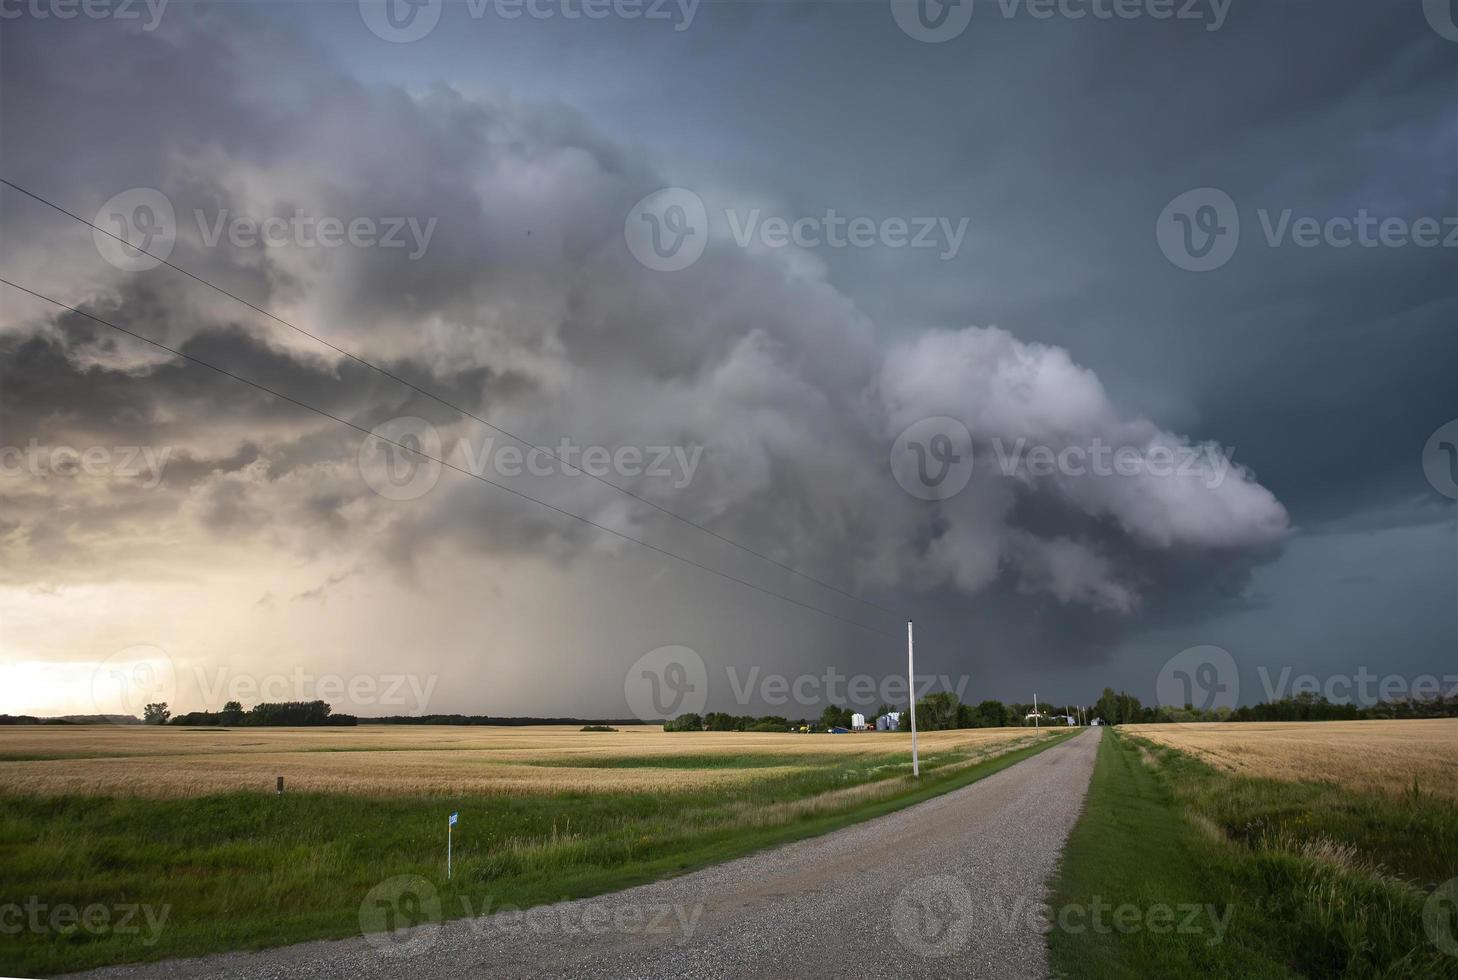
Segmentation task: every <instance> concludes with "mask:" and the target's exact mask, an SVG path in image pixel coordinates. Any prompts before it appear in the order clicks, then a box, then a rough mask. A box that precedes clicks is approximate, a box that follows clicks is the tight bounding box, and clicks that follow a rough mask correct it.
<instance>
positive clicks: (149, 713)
mask: <svg viewBox="0 0 1458 980" xmlns="http://www.w3.org/2000/svg"><path fill="white" fill-rule="evenodd" d="M171 717H172V712H171V711H169V710H167V702H166V701H154V702H153V703H151V704H149V705H147V706H146V707H145V708H143V709H142V723H143V724H146V725H165V724H167V719H168V718H171Z"/></svg>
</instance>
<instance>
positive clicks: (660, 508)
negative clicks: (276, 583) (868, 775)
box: [0, 177, 903, 616]
mask: <svg viewBox="0 0 1458 980" xmlns="http://www.w3.org/2000/svg"><path fill="white" fill-rule="evenodd" d="M0 184H4V185H5V186H6V187H9V188H11V189H13V190H17V191H19V192H20V193H22V194H24V195H25V196H27V197H29V198H31V199H33V200H36V201H39V202H40V203H41V204H44V205H45V206H46V207H49V208H53V209H54V210H56V211H59V212H60V213H61V214H64V215H66V216H67V217H68V218H72V219H74V220H76V221H79V222H80V223H81V224H83V225H86V226H87V227H88V228H92V229H94V230H96V231H99V232H101V233H102V234H103V235H107V236H109V237H111V238H115V239H116V240H117V241H119V242H121V243H122V244H123V245H126V246H127V247H128V248H131V249H135V250H136V251H138V252H142V253H144V254H146V255H148V256H151V257H152V258H154V259H156V260H157V261H158V262H160V263H162V264H163V265H165V266H167V267H168V268H169V269H174V270H176V271H177V272H180V273H182V274H183V275H185V276H187V277H188V278H190V279H194V280H196V281H197V282H199V283H202V284H203V285H204V286H207V287H208V288H210V289H215V290H217V291H218V292H219V293H222V294H223V295H224V296H227V297H228V298H229V299H232V300H235V301H237V302H239V303H242V304H243V305H244V306H246V307H248V308H249V309H250V310H253V311H254V312H256V313H260V314H262V315H263V316H266V317H268V318H269V319H271V320H275V321H277V322H278V323H281V324H283V325H284V326H286V327H288V328H289V329H290V330H294V331H297V332H298V333H300V334H302V335H303V336H305V337H308V338H309V339H310V340H313V341H316V342H317V343H320V344H323V345H324V346H325V347H328V348H329V349H330V350H332V351H334V352H336V353H338V354H341V355H343V356H344V357H347V358H349V359H350V360H352V361H355V362H357V363H359V364H363V365H364V366H365V367H367V368H369V369H371V370H373V371H377V372H379V373H380V374H382V375H384V376H385V377H387V378H389V379H391V380H392V381H396V382H399V383H400V384H402V385H404V386H405V387H407V388H409V389H410V390H412V391H414V392H416V393H418V394H421V395H424V396H425V397H427V398H429V399H431V400H432V401H434V402H436V403H437V404H440V405H444V406H445V407H446V408H449V409H451V410H452V411H455V412H460V413H461V414H462V415H464V416H466V417H467V418H471V419H474V420H475V421H477V422H480V423H481V424H482V425H484V426H486V427H487V428H490V429H493V430H495V431H496V432H499V433H501V434H502V435H504V436H506V437H508V438H510V439H513V440H515V441H516V442H517V443H518V444H519V445H521V446H524V447H526V448H527V449H530V450H531V451H532V452H534V453H539V452H540V453H546V454H547V455H549V456H551V457H552V458H553V459H555V460H557V461H558V462H559V463H563V464H564V465H567V466H571V464H570V463H568V462H567V460H565V459H563V458H562V457H561V456H559V455H557V454H556V453H554V452H552V450H551V449H549V448H547V447H546V446H538V445H536V444H535V443H533V442H531V441H530V440H528V439H525V438H523V437H521V436H519V435H517V434H516V433H514V432H509V431H507V430H506V429H503V428H502V427H501V426H499V425H497V424H495V423H494V422H488V421H486V420H485V419H483V418H482V417H481V416H479V415H477V414H475V413H474V412H470V411H467V410H466V409H464V408H462V407H461V406H459V405H456V404H454V403H452V402H450V401H447V400H446V399H445V398H443V397H441V396H440V395H437V394H436V393H435V392H433V391H430V390H429V389H426V388H422V387H420V386H419V385H417V384H415V383H414V382H412V381H408V380H406V379H405V378H402V377H400V376H399V375H397V374H395V373H394V372H392V371H390V370H388V369H386V368H383V367H381V366H380V365H378V364H375V363H374V362H373V361H369V360H366V359H365V358H363V357H361V356H359V355H358V354H355V353H354V352H353V351H350V350H346V349H345V348H343V347H339V346H338V345H336V344H333V343H331V342H330V341H328V340H325V339H324V338H323V337H320V336H318V335H317V334H314V333H311V332H310V331H308V330H305V329H304V328H303V327H300V326H296V325H295V324H293V323H290V322H289V321H288V320H285V319H284V318H283V317H281V316H278V315H277V314H275V313H271V312H269V311H268V310H265V309H263V308H262V307H261V306H255V305H254V304H252V303H250V302H249V301H248V300H246V299H244V298H243V297H241V296H238V295H237V294H235V293H231V292H229V291H228V290H226V289H224V288H223V287H222V286H219V285H217V284H215V283H212V282H209V281H208V280H206V279H204V278H202V277H201V276H199V275H197V274H195V273H192V272H189V271H188V270H186V269H184V268H182V266H180V265H176V264H174V263H172V262H169V261H168V260H167V259H165V258H163V257H162V256H160V255H157V254H155V253H153V252H149V251H147V250H146V249H144V248H141V247H140V246H138V245H133V244H132V243H131V242H129V241H127V240H126V239H125V238H122V237H121V236H119V235H115V234H113V233H112V232H110V231H107V230H106V229H105V228H102V227H101V226H99V225H96V224H93V223H92V222H90V221H87V220H86V219H85V218H83V217H81V216H80V215H78V214H75V213H74V212H71V211H68V210H66V209H65V208H63V207H61V206H60V205H59V204H56V203H55V202H53V201H48V200H46V199H45V198H44V197H41V196H40V195H39V194H37V193H35V192H34V191H29V190H26V189H25V188H24V187H21V186H20V185H19V184H17V183H15V182H14V181H11V180H7V179H5V178H4V177H0ZM581 472H583V473H584V474H586V475H587V476H589V477H592V479H594V480H596V481H597V482H598V483H601V484H602V485H603V486H607V487H612V488H613V489H614V490H616V491H618V492H619V493H623V494H627V495H628V496H629V497H632V498H633V499H634V500H637V501H639V502H640V503H644V504H647V505H648V506H649V507H652V508H653V509H654V510H656V511H658V512H660V513H662V514H667V515H668V516H669V517H671V518H673V519H674V520H676V521H679V522H681V523H683V524H686V525H688V526H689V527H694V528H697V529H698V530H700V531H703V532H704V533H705V534H709V535H712V536H713V537H715V538H718V539H719V540H720V541H722V542H724V543H725V544H728V545H731V546H733V547H735V548H738V549H739V550H740V551H743V552H745V553H746V554H750V555H753V556H754V557H756V558H758V559H760V560H761V561H767V562H769V563H770V564H771V565H774V566H776V567H778V568H781V569H784V570H785V571H787V572H790V573H791V574H793V575H798V576H799V577H800V578H803V579H805V580H806V581H809V582H814V583H815V584H816V585H818V586H820V587H821V588H824V589H829V590H830V591H831V592H835V593H837V594H839V595H842V596H844V597H845V598H847V599H851V600H854V601H855V602H859V603H861V604H863V605H866V606H871V607H872V608H875V609H879V610H881V611H882V612H887V613H892V614H893V615H897V616H901V615H903V614H902V613H900V612H898V611H897V610H895V609H892V608H890V607H889V606H884V605H882V604H881V603H879V602H876V601H875V600H873V599H866V598H863V597H861V596H858V595H856V594H854V593H852V592H848V591H846V590H845V589H842V588H840V587H838V586H835V585H831V584H830V583H829V582H826V581H823V580H821V579H818V578H816V577H815V576H813V575H811V574H810V573H809V572H804V571H801V570H800V569H798V568H796V567H794V566H793V565H790V564H787V563H786V562H782V561H779V560H778V559H775V558H771V557H770V556H769V555H766V554H763V553H762V552H759V551H756V550H755V549H753V548H751V547H749V546H748V545H744V544H740V543H739V542H738V541H735V540H734V539H733V538H729V537H726V536H725V535H723V534H720V533H719V532H718V531H715V530H713V529H712V528H709V527H706V526H705V525H703V524H700V523H699V522H698V521H695V520H693V519H691V518H688V517H684V516H683V515H682V514H679V513H678V512H676V511H673V510H670V509H668V508H667V507H664V506H662V505H661V504H657V503H654V502H653V501H652V500H649V499H648V498H647V497H644V496H641V495H639V494H637V493H634V492H633V491H632V490H629V489H628V488H627V487H624V486H620V485H618V484H616V483H614V482H612V481H611V480H609V479H607V478H605V477H601V476H598V475H596V474H594V473H589V472H588V471H587V470H582V471H581Z"/></svg>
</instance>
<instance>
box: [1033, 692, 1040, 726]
mask: <svg viewBox="0 0 1458 980" xmlns="http://www.w3.org/2000/svg"><path fill="white" fill-rule="evenodd" d="M1033 727H1034V728H1038V727H1040V726H1039V725H1038V692H1036V691H1034V692H1033Z"/></svg>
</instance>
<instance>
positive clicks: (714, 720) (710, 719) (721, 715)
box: [704, 711, 739, 732]
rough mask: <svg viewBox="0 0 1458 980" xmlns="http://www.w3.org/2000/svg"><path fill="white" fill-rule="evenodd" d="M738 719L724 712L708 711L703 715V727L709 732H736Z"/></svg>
mask: <svg viewBox="0 0 1458 980" xmlns="http://www.w3.org/2000/svg"><path fill="white" fill-rule="evenodd" d="M738 724H739V719H737V718H735V717H734V716H733V715H731V714H729V713H728V712H725V711H710V712H709V713H708V714H706V715H704V727H705V728H707V729H708V730H709V731H711V732H732V731H735V730H737V728H738Z"/></svg>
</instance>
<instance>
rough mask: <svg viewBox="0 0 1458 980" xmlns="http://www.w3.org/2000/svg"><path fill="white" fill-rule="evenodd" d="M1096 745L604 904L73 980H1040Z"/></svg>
mask: <svg viewBox="0 0 1458 980" xmlns="http://www.w3.org/2000/svg"><path fill="white" fill-rule="evenodd" d="M1098 738H1099V732H1098V731H1093V730H1091V731H1085V732H1083V733H1081V734H1080V735H1078V736H1077V737H1075V738H1074V739H1072V740H1071V741H1069V742H1066V743H1064V744H1062V745H1059V746H1055V747H1054V748H1051V749H1048V750H1047V751H1045V752H1042V753H1040V754H1038V755H1036V756H1033V757H1032V758H1030V759H1026V760H1024V761H1023V762H1020V763H1018V764H1017V765H1015V766H1012V767H1011V768H1008V769H1005V770H1003V771H1002V772H999V773H996V774H994V775H992V776H989V777H987V778H986V779H983V780H981V781H979V782H977V783H973V784H972V785H970V786H967V787H964V788H962V789H960V790H957V791H955V792H952V793H948V794H946V795H944V796H940V797H937V798H936V799H933V800H930V801H928V802H926V803H922V804H919V805H917V806H914V807H910V808H908V809H905V810H901V811H899V812H897V813H893V814H890V815H888V816H885V817H879V818H877V819H875V820H870V821H866V822H864V823H860V824H856V825H855V826H852V827H848V828H846V829H844V830H840V831H836V832H834V833H831V834H827V835H825V836H823V837H817V838H814V839H811V840H805V841H800V842H797V843H793V844H787V845H785V846H782V847H777V848H774V849H772V850H769V851H764V852H762V853H758V854H754V855H751V856H749V857H746V858H741V859H739V860H736V861H730V862H728V863H726V864H721V865H717V866H715V867H712V868H707V869H704V870H702V871H697V872H694V873H693V874H688V875H684V876H682V877H679V878H672V879H669V880H666V881H660V882H655V883H653V884H650V885H644V886H641V887H638V888H631V889H628V890H626V891H621V892H616V893H614V894H611V895H601V896H598V897H597V898H591V899H583V900H581V901H575V902H562V903H559V904H556V905H550V906H540V907H538V908H535V909H531V910H528V911H526V912H515V911H495V912H492V911H491V910H490V907H489V905H486V901H487V899H486V897H485V896H484V895H483V896H482V899H481V901H480V902H477V903H475V904H474V906H473V907H472V908H471V909H470V910H469V911H470V912H471V913H472V914H471V917H469V918H465V919H456V920H453V921H449V922H446V923H444V924H427V925H424V926H420V927H417V928H416V929H413V930H401V931H397V932H394V933H387V932H382V933H374V934H370V935H366V936H362V937H356V938H353V939H346V940H339V941H332V942H311V943H302V944H299V945H296V946H286V947H282V948H279V949H273V950H266V951H264V952H259V953H227V954H222V955H217V956H208V957H203V958H199V959H191V960H172V961H169V962H165V963H154V964H143V965H139V966H131V967H113V968H108V969H104V970H97V971H93V972H90V973H85V974H77V975H76V976H84V977H91V978H97V980H101V978H106V980H121V978H140V977H159V978H160V977H165V978H168V980H184V978H208V980H229V978H238V980H274V978H278V980H312V978H335V977H338V978H348V980H369V978H377V977H378V978H407V980H460V978H478V977H493V978H494V977H574V978H586V977H643V978H651V980H662V978H667V977H705V978H708V977H775V978H787V977H790V978H795V980H813V978H819V977H826V978H831V977H833V978H835V980H847V978H850V980H861V978H872V977H896V978H905V977H939V978H940V977H978V978H984V980H986V978H1000V977H1044V976H1046V975H1047V973H1048V966H1047V954H1046V949H1045V947H1044V943H1043V936H1042V924H1043V921H1044V919H1043V917H1044V914H1045V910H1044V896H1045V890H1044V885H1043V883H1044V882H1045V881H1046V880H1047V878H1048V876H1049V873H1050V872H1051V871H1052V869H1053V866H1054V863H1055V862H1056V860H1057V858H1058V853H1059V851H1060V849H1061V848H1062V846H1063V841H1064V839H1065V838H1066V837H1067V835H1068V831H1069V829H1070V828H1071V827H1072V825H1073V822H1074V820H1075V819H1076V817H1077V815H1078V811H1079V809H1080V807H1081V805H1082V802H1083V798H1084V794H1085V792H1086V790H1087V788H1088V782H1089V776H1090V774H1091V773H1092V771H1093V761H1094V754H1095V751H1096V749H1097V745H1098ZM432 901H434V902H436V903H437V904H436V907H438V903H439V899H438V898H437V897H435V892H434V889H433V888H432V887H431V886H430V884H429V883H428V882H426V881H425V880H424V879H421V878H413V879H412V878H404V879H391V880H390V881H389V882H385V883H382V884H381V886H379V888H377V889H376V890H375V891H374V892H372V893H371V895H370V896H369V897H368V898H367V899H366V901H365V903H364V904H363V906H362V908H361V918H362V919H363V920H370V919H372V918H378V920H379V921H378V922H377V923H375V924H376V925H377V926H382V925H383V924H384V918H383V917H384V916H385V915H387V914H390V913H395V912H398V911H402V910H403V911H404V912H405V913H408V914H410V916H411V917H412V919H413V921H421V918H422V917H421V916H420V915H419V914H418V913H417V910H418V909H425V910H427V911H428V910H430V909H431V908H432V906H431V904H430V903H431V902H432ZM488 912H490V914H487V913H488ZM450 914H460V911H459V910H447V915H450Z"/></svg>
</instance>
